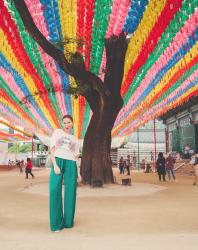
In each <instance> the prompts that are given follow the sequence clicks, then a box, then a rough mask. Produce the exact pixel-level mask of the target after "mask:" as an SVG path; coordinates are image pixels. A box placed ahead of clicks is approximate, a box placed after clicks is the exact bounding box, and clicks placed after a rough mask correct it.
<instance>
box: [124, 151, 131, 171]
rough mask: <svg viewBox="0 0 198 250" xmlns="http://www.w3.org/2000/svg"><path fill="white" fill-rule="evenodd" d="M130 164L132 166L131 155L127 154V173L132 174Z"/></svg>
mask: <svg viewBox="0 0 198 250" xmlns="http://www.w3.org/2000/svg"><path fill="white" fill-rule="evenodd" d="M130 166H131V161H130V155H127V159H126V161H125V169H126V170H127V175H130Z"/></svg>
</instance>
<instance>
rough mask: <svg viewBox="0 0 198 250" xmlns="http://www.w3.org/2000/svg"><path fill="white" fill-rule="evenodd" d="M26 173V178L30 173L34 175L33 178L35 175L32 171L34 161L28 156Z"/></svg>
mask: <svg viewBox="0 0 198 250" xmlns="http://www.w3.org/2000/svg"><path fill="white" fill-rule="evenodd" d="M25 173H26V179H28V174H30V175H31V176H32V178H34V177H35V176H34V175H33V173H32V162H31V160H30V158H27V163H26V168H25Z"/></svg>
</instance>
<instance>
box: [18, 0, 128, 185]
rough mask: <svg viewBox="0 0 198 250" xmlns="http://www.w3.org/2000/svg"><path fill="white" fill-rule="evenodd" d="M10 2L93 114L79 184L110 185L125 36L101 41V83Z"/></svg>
mask: <svg viewBox="0 0 198 250" xmlns="http://www.w3.org/2000/svg"><path fill="white" fill-rule="evenodd" d="M14 3H15V6H16V8H17V10H18V12H19V13H20V16H21V19H22V21H23V24H24V26H25V28H26V30H27V31H28V32H29V34H30V35H31V36H32V37H33V38H34V40H35V41H36V42H37V43H38V44H39V45H40V46H41V47H42V49H43V50H44V51H45V52H46V53H47V54H48V55H50V56H51V57H52V58H53V59H54V60H55V61H56V62H57V63H58V64H59V66H60V67H61V68H62V69H63V70H64V72H66V73H67V74H69V75H71V76H73V77H74V78H75V80H76V82H77V86H78V90H79V92H80V93H81V95H83V96H84V97H85V98H86V100H87V102H88V103H89V105H90V108H91V110H92V112H93V115H92V117H91V120H90V123H89V126H88V128H87V131H86V134H85V138H84V145H83V152H82V161H81V176H82V180H83V182H84V183H89V184H91V185H93V186H102V185H103V183H110V182H111V183H113V173H112V164H111V159H110V149H111V130H112V128H113V125H114V122H115V120H116V117H117V115H118V113H119V111H120V109H121V108H122V105H123V100H122V97H121V95H120V89H121V84H122V78H123V72H124V60H125V53H126V49H127V39H126V35H125V34H123V33H121V34H120V35H119V36H112V37H111V38H109V39H105V48H106V58H107V62H106V69H105V77H104V81H102V80H101V79H100V78H99V77H98V76H96V75H95V74H93V73H92V72H90V71H88V70H86V68H85V64H84V61H83V56H82V55H81V54H80V53H78V52H76V53H74V54H72V55H71V60H67V58H66V57H65V55H64V53H63V52H62V50H61V49H59V48H58V47H57V46H55V45H53V44H52V43H50V42H49V41H48V40H47V39H46V37H44V36H43V34H42V33H41V32H40V31H39V29H38V28H37V27H36V25H35V24H34V21H33V19H32V17H31V15H30V13H29V11H28V8H27V6H26V4H25V2H24V0H14Z"/></svg>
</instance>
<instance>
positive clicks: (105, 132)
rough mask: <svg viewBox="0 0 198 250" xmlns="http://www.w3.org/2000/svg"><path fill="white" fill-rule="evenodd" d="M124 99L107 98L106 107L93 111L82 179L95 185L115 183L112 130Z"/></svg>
mask: <svg viewBox="0 0 198 250" xmlns="http://www.w3.org/2000/svg"><path fill="white" fill-rule="evenodd" d="M122 103H123V102H122V99H121V98H120V99H119V100H118V99H114V98H106V100H105V104H104V109H101V110H96V111H94V113H93V116H92V118H91V121H90V123H89V126H88V128H87V132H86V135H85V138H84V144H83V154H82V161H81V177H82V181H83V182H84V183H86V184H90V185H92V186H94V187H99V186H102V185H103V183H113V180H114V179H113V172H112V162H111V157H110V151H111V130H112V128H113V125H114V122H115V120H116V117H117V114H118V112H119V111H120V109H121V107H122Z"/></svg>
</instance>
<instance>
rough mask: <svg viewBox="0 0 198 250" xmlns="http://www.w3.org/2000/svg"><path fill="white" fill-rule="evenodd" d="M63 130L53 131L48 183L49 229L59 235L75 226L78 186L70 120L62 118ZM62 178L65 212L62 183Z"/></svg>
mask: <svg viewBox="0 0 198 250" xmlns="http://www.w3.org/2000/svg"><path fill="white" fill-rule="evenodd" d="M62 122H63V129H55V130H54V133H53V135H52V138H51V143H50V144H51V145H50V146H51V159H52V168H51V173H50V180H49V194H50V195H49V207H50V229H51V231H52V232H60V231H61V230H62V229H63V228H71V227H73V224H74V214H75V206H76V186H77V164H76V160H77V158H78V154H79V146H78V140H77V139H76V138H75V136H74V135H72V127H73V118H72V117H71V116H70V115H65V116H63V118H62ZM63 178H64V211H63V204H62V183H63Z"/></svg>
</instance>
